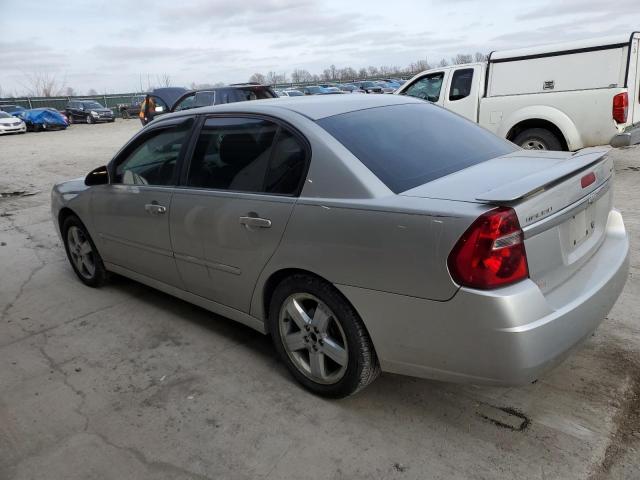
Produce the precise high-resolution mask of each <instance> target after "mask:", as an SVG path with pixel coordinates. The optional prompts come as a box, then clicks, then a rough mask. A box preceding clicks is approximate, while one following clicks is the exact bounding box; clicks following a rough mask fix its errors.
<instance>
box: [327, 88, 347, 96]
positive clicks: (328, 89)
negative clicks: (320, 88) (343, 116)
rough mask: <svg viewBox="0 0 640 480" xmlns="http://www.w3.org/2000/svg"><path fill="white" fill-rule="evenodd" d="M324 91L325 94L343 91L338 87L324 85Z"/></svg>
mask: <svg viewBox="0 0 640 480" xmlns="http://www.w3.org/2000/svg"><path fill="white" fill-rule="evenodd" d="M324 93H325V94H336V93H339V94H342V93H344V92H343V91H342V90H340V89H339V88H338V87H325V89H324Z"/></svg>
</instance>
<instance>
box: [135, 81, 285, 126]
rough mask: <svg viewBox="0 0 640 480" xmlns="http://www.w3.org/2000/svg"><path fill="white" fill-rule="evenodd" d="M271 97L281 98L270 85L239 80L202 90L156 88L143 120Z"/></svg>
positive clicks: (147, 104) (144, 112)
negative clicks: (193, 109)
mask: <svg viewBox="0 0 640 480" xmlns="http://www.w3.org/2000/svg"><path fill="white" fill-rule="evenodd" d="M268 98H278V95H277V94H276V92H275V91H274V90H273V89H272V88H271V87H268V86H265V85H260V84H255V83H236V84H232V85H227V86H224V87H215V88H208V89H203V90H186V89H184V88H157V89H155V90H154V91H153V92H151V93H149V94H148V95H147V97H146V98H145V101H144V103H143V106H142V109H141V110H140V121H141V122H142V124H143V125H146V124H147V123H149V122H150V121H151V120H153V119H154V118H156V117H157V116H159V115H163V114H165V113H169V112H178V111H182V110H189V109H191V108H198V107H209V106H211V105H221V104H224V103H236V102H246V101H248V100H262V99H268Z"/></svg>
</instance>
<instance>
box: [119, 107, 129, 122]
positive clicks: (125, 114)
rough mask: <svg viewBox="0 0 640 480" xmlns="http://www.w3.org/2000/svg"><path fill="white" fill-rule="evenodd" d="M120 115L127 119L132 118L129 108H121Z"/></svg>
mask: <svg viewBox="0 0 640 480" xmlns="http://www.w3.org/2000/svg"><path fill="white" fill-rule="evenodd" d="M120 116H121V117H122V118H124V119H125V120H128V119H130V118H131V115H129V110H127V109H126V108H123V109H122V110H120Z"/></svg>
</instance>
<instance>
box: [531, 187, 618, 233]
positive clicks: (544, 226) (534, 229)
mask: <svg viewBox="0 0 640 480" xmlns="http://www.w3.org/2000/svg"><path fill="white" fill-rule="evenodd" d="M610 188H611V179H609V180H607V181H606V182H605V183H604V185H601V186H600V187H598V188H597V189H596V190H594V191H593V192H591V193H590V194H588V195H587V196H585V197H584V198H582V199H581V200H579V201H578V202H576V203H574V204H573V205H569V206H568V207H566V208H564V209H562V210H560V211H559V212H556V213H554V214H553V215H551V216H549V217H546V218H544V219H542V220H540V221H539V222H536V223H532V224H531V225H528V226H526V227H524V228H523V229H522V233H523V234H524V238H525V240H526V239H527V238H531V237H533V236H535V235H537V234H539V233H542V232H544V231H545V230H549V229H550V228H553V227H555V226H557V225H560V224H561V223H563V222H565V221H566V220H567V219H568V218H569V217H572V216H573V215H575V214H576V213H578V212H581V211H582V210H584V209H585V208H587V207H588V206H589V205H591V204H593V203H595V202H597V201H598V200H599V199H600V197H602V196H603V195H604V194H605V193H607V192H608V191H609V189H610Z"/></svg>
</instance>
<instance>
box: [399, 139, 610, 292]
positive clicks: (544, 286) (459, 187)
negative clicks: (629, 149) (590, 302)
mask: <svg viewBox="0 0 640 480" xmlns="http://www.w3.org/2000/svg"><path fill="white" fill-rule="evenodd" d="M607 151H608V149H601V148H589V149H584V150H581V151H579V152H576V153H573V154H571V153H566V152H544V153H542V152H533V151H525V150H519V151H516V152H513V153H511V154H509V155H504V156H502V157H497V158H494V159H491V160H488V161H486V162H483V163H480V164H477V165H474V166H472V167H469V168H467V169H464V170H461V171H459V172H456V173H454V174H451V175H448V176H446V177H441V178H439V179H437V180H435V181H433V182H430V183H427V184H424V185H420V186H418V187H416V188H413V189H411V190H408V191H406V192H403V193H402V194H401V195H404V196H414V197H423V198H438V199H446V200H454V201H463V202H473V203H483V204H487V206H510V207H512V208H513V209H514V210H515V211H516V214H517V215H518V219H519V221H520V225H521V227H522V229H523V231H524V235H525V248H526V252H527V261H528V265H529V275H530V278H531V279H532V280H533V281H535V282H536V283H537V284H538V286H539V287H540V289H541V290H542V291H543V293H546V292H549V291H551V290H553V289H554V288H555V287H556V286H558V285H560V284H561V283H563V282H564V281H565V280H566V279H567V278H569V277H570V276H571V275H573V274H574V273H575V272H576V271H577V270H578V269H579V268H580V267H581V266H582V265H584V263H585V262H587V261H588V260H589V258H590V257H591V256H592V255H593V253H595V252H596V251H597V249H598V247H599V246H600V245H601V243H602V241H603V240H604V234H605V230H606V225H607V220H608V217H609V212H610V211H611V208H612V205H613V192H612V189H611V188H610V187H611V179H612V175H613V161H612V160H611V159H610V158H608V157H607V156H606V153H607Z"/></svg>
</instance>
